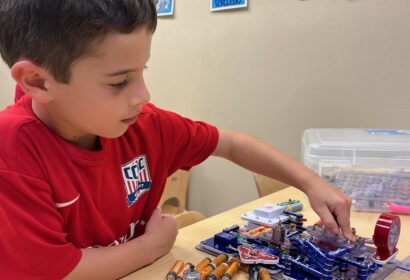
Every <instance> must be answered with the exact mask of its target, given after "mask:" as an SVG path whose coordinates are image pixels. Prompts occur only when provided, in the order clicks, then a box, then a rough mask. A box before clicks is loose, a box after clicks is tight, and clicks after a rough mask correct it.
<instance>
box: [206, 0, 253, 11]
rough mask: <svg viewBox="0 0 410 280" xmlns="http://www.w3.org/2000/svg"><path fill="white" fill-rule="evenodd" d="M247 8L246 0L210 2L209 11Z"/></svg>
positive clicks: (214, 0)
mask: <svg viewBox="0 0 410 280" xmlns="http://www.w3.org/2000/svg"><path fill="white" fill-rule="evenodd" d="M247 6H248V0H211V11H212V12H215V11H222V10H229V9H238V8H244V7H247Z"/></svg>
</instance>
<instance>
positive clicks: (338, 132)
mask: <svg viewBox="0 0 410 280" xmlns="http://www.w3.org/2000/svg"><path fill="white" fill-rule="evenodd" d="M302 161H303V163H304V164H305V165H306V166H309V167H311V168H312V169H314V170H316V171H319V170H317V169H318V166H316V165H318V164H319V165H321V167H323V165H326V166H327V167H329V166H332V165H333V166H366V167H377V166H380V167H389V166H394V167H397V166H403V167H404V166H407V167H408V168H410V130H393V129H359V128H312V129H307V130H305V132H304V133H303V137H302ZM319 169H320V168H319Z"/></svg>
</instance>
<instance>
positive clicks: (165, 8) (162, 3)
mask: <svg viewBox="0 0 410 280" xmlns="http://www.w3.org/2000/svg"><path fill="white" fill-rule="evenodd" d="M155 6H156V8H157V15H158V16H159V17H160V16H170V15H173V14H174V0H157V3H156V4H155Z"/></svg>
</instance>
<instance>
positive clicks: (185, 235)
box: [122, 187, 410, 280]
mask: <svg viewBox="0 0 410 280" xmlns="http://www.w3.org/2000/svg"><path fill="white" fill-rule="evenodd" d="M289 198H292V199H298V200H300V201H301V202H302V203H303V205H304V209H303V212H302V213H303V215H304V216H305V218H307V219H308V221H307V222H305V225H312V224H314V223H315V222H316V221H318V219H319V218H318V216H317V215H316V214H315V213H314V212H313V210H312V209H311V208H310V206H309V203H308V200H307V196H306V195H305V194H304V193H303V192H301V191H299V190H297V189H296V188H293V187H289V188H286V189H283V190H281V191H278V192H275V193H273V194H271V195H268V196H265V197H262V198H259V199H256V200H254V201H251V202H248V203H245V204H243V205H241V206H239V207H236V208H233V209H231V210H228V211H225V212H223V213H221V214H218V215H215V216H212V217H210V218H207V219H205V220H202V221H200V222H198V223H196V224H193V225H190V226H188V227H185V228H182V229H181V230H180V231H179V234H178V237H177V240H176V242H175V245H174V247H173V248H172V250H171V251H170V252H169V253H168V254H167V255H165V256H164V257H162V258H160V259H159V260H157V261H156V262H154V263H153V264H151V265H149V266H147V267H145V268H142V269H140V270H138V271H136V272H134V273H131V274H129V275H128V276H126V277H124V278H122V279H123V280H140V279H144V280H147V279H148V280H149V279H165V276H166V274H167V272H168V271H169V269H170V268H171V267H172V265H173V264H174V262H175V261H176V260H177V259H180V260H183V261H184V262H191V263H193V264H197V263H198V262H200V261H201V260H202V259H203V258H204V257H206V256H209V255H207V254H205V253H203V252H200V251H198V250H196V249H195V246H196V245H197V244H198V243H199V242H200V241H202V240H205V239H207V238H210V237H212V236H213V235H214V234H216V233H218V232H220V231H222V229H223V228H225V227H229V226H232V225H235V224H238V225H242V224H245V223H246V221H243V220H241V219H240V216H241V214H243V213H245V212H249V211H252V210H253V209H255V208H257V207H259V206H262V205H264V204H266V203H278V202H282V201H287V200H288V199H289ZM379 215H380V213H372V212H357V211H352V212H351V226H354V227H355V228H356V231H357V234H358V235H359V236H363V237H371V236H372V235H373V232H374V226H375V224H376V221H377V219H378V217H379ZM400 218H401V235H400V239H399V242H398V245H397V247H398V248H399V253H398V259H399V260H401V259H403V258H405V257H406V256H408V255H410V244H409V243H410V242H409V240H410V236H409V232H410V215H401V216H400ZM211 258H213V257H211ZM389 278H390V277H389ZM234 279H235V280H244V279H248V275H247V274H246V273H243V272H240V273H239V274H238V275H236V276H235V277H234ZM395 279H399V278H398V277H397V278H395Z"/></svg>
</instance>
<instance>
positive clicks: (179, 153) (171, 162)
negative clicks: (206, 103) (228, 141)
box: [155, 108, 219, 174]
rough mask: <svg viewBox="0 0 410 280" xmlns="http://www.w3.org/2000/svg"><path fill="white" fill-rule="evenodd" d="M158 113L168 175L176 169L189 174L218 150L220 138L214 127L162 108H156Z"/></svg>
mask: <svg viewBox="0 0 410 280" xmlns="http://www.w3.org/2000/svg"><path fill="white" fill-rule="evenodd" d="M155 111H156V112H157V114H158V118H159V124H160V127H161V133H162V144H163V150H164V151H165V152H164V153H165V157H166V161H167V163H168V166H169V174H172V173H173V172H174V171H176V170H177V169H185V170H189V169H190V168H191V167H192V166H195V165H197V164H199V163H201V162H203V161H204V160H205V159H207V158H208V157H209V156H210V155H211V154H212V152H213V151H214V150H215V148H216V145H217V144H218V138H219V134H218V129H217V128H216V127H215V126H212V125H210V124H208V123H206V122H202V121H193V120H191V119H189V118H185V117H182V116H180V115H178V114H176V113H173V112H170V111H166V110H162V109H159V108H155Z"/></svg>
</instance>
